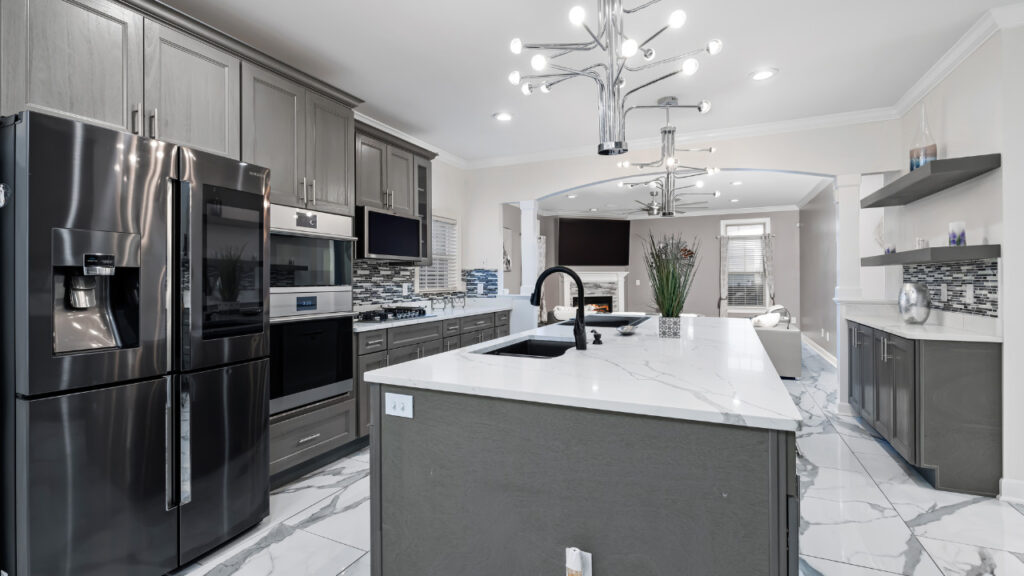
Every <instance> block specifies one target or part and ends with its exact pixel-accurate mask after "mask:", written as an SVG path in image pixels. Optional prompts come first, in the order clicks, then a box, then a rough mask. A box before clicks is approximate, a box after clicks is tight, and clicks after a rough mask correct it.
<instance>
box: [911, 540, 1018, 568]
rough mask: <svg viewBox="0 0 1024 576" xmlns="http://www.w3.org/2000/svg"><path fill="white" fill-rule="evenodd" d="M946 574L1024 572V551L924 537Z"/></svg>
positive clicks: (924, 541)
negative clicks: (1007, 550) (994, 548)
mask: <svg viewBox="0 0 1024 576" xmlns="http://www.w3.org/2000/svg"><path fill="white" fill-rule="evenodd" d="M920 540H921V543H922V544H924V547H925V550H927V551H928V554H929V555H931V557H932V559H933V560H935V563H936V564H938V566H939V569H941V570H942V573H943V574H945V575H946V576H1024V554H1015V553H1013V552H1006V551H1004V550H993V549H991V548H982V547H979V546H970V545H967V544H957V543H955V542H945V541H942V540H932V539H931V538H921V539H920Z"/></svg>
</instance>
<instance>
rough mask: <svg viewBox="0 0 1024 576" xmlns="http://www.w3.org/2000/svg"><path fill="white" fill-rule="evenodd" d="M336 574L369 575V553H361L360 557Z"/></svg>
mask: <svg viewBox="0 0 1024 576" xmlns="http://www.w3.org/2000/svg"><path fill="white" fill-rule="evenodd" d="M338 576H370V553H369V552H367V553H366V554H363V557H362V558H360V559H359V560H356V561H355V562H354V563H353V564H352V565H351V566H349V567H348V568H345V569H344V570H342V571H341V574H338Z"/></svg>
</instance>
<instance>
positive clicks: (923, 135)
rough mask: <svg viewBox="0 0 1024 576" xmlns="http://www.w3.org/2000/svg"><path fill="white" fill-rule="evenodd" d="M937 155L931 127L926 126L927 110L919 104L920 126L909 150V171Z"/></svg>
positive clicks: (933, 159) (937, 150) (931, 160)
mask: <svg viewBox="0 0 1024 576" xmlns="http://www.w3.org/2000/svg"><path fill="white" fill-rule="evenodd" d="M938 157H939V147H938V146H937V145H936V144H935V139H934V138H932V131H931V127H930V126H928V112H927V111H926V110H925V107H924V104H922V105H921V126H920V127H919V128H918V129H917V140H915V141H914V147H913V148H912V149H911V150H910V171H911V172H913V171H914V170H917V169H918V168H920V167H922V166H924V165H925V164H927V163H929V162H934V161H935V160H937V159H938Z"/></svg>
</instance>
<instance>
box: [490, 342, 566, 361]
mask: <svg viewBox="0 0 1024 576" xmlns="http://www.w3.org/2000/svg"><path fill="white" fill-rule="evenodd" d="M575 346H576V344H575V343H574V342H571V341H566V340H551V339H547V338H524V339H523V340H517V341H516V342H512V343H511V344H506V345H505V346H502V347H501V348H493V349H491V350H481V351H480V352H479V353H480V354H489V355H491V356H517V357H520V358H556V357H558V356H561V355H562V354H565V351H566V350H568V349H569V348H574V347H575Z"/></svg>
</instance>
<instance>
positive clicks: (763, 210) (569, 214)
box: [537, 204, 800, 220]
mask: <svg viewBox="0 0 1024 576" xmlns="http://www.w3.org/2000/svg"><path fill="white" fill-rule="evenodd" d="M796 210H800V207H799V206H796V205H793V204H781V205H778V206H760V207H752V208H722V209H720V210H694V211H692V212H683V213H681V214H677V215H675V216H668V217H666V216H644V215H642V214H636V215H628V214H622V215H615V216H614V217H612V216H610V215H609V214H608V213H607V212H605V213H601V212H573V211H558V210H538V211H537V215H538V216H558V217H560V218H594V219H598V218H605V219H615V220H660V219H665V218H700V217H702V216H732V215H743V214H768V213H774V212H793V211H796Z"/></svg>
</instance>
